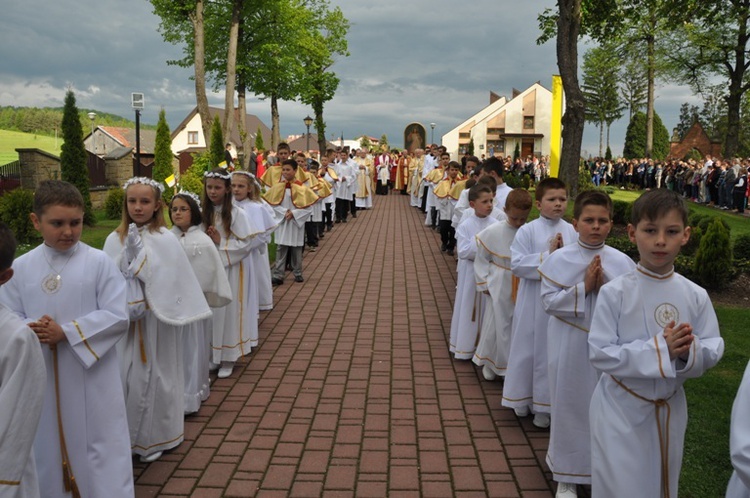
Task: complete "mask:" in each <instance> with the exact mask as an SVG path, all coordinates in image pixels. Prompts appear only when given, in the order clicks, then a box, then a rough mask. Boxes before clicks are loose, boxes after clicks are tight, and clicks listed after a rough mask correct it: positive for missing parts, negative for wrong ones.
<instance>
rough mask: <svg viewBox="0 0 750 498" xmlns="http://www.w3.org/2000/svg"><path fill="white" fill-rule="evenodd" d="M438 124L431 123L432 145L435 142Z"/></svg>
mask: <svg viewBox="0 0 750 498" xmlns="http://www.w3.org/2000/svg"><path fill="white" fill-rule="evenodd" d="M436 126H437V123H430V128H432V130H430V145H432V144H434V143H435V127H436Z"/></svg>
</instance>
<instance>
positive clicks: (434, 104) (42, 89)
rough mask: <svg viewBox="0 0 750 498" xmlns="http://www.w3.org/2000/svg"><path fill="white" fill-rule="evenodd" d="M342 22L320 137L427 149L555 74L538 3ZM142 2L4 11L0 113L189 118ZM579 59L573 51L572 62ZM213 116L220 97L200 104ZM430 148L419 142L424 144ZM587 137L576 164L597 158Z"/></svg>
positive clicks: (430, 3)
mask: <svg viewBox="0 0 750 498" xmlns="http://www.w3.org/2000/svg"><path fill="white" fill-rule="evenodd" d="M331 2H332V4H334V5H339V6H340V7H341V9H342V11H343V12H344V15H345V16H346V17H347V18H348V19H349V20H350V21H351V23H352V27H351V29H350V31H349V36H348V39H349V50H350V52H351V55H350V56H349V57H347V58H342V59H341V60H339V61H338V62H337V63H336V65H335V66H334V70H335V71H336V73H337V74H338V75H339V77H340V78H341V84H340V85H339V89H338V92H337V94H336V96H335V98H334V99H333V100H332V101H330V102H329V103H328V104H327V105H326V108H325V120H326V123H327V125H328V129H327V135H328V136H329V137H331V136H332V135H336V136H339V135H341V133H342V132H343V134H344V136H345V138H353V137H355V136H358V135H361V134H368V135H371V136H376V137H380V136H381V135H382V134H383V133H385V134H386V135H388V138H389V141H390V143H391V144H392V145H394V146H403V144H402V143H401V142H402V141H403V129H404V127H405V126H406V124H408V123H410V122H412V121H418V122H421V123H423V124H424V125H425V127H426V128H427V131H428V133H429V132H430V127H429V123H431V122H434V123H436V124H437V126H436V128H435V140H436V141H438V140H439V137H440V136H441V135H442V134H443V133H446V132H447V131H449V130H450V129H452V128H453V127H455V126H456V125H457V124H459V123H460V122H462V121H463V120H465V119H466V118H468V117H469V116H471V115H472V114H474V113H475V112H477V111H478V110H480V109H481V108H483V107H484V106H486V105H487V104H488V103H489V92H490V91H494V92H496V93H498V94H500V95H507V96H509V97H510V95H511V92H512V89H513V88H517V89H519V90H523V89H525V88H527V87H528V86H529V85H531V84H532V83H534V82H536V81H540V82H541V83H542V85H544V86H545V87H547V88H550V82H551V78H552V75H553V74H555V73H556V72H557V65H556V61H555V47H554V42H549V43H547V44H546V45H543V46H537V45H536V43H535V40H536V38H537V36H538V29H537V21H536V16H537V14H538V13H539V12H541V11H542V10H543V9H544V8H545V7H553V6H554V5H555V3H554V2H553V1H549V0H530V1H527V2H516V1H511V0H504V1H498V0H471V1H464V2H457V1H455V0H454V1H449V0H409V1H403V0H380V1H379V2H361V1H357V0H331ZM151 10H152V9H151V4H150V3H149V2H148V1H146V0H130V1H127V2H124V1H122V0H96V1H94V0H78V1H77V2H50V1H49V0H24V1H18V2H10V1H8V2H4V5H3V8H2V16H0V105H13V106H36V107H45V106H51V107H60V106H62V104H63V98H64V94H65V90H66V88H67V87H68V85H72V87H73V88H74V90H75V92H76V98H77V101H78V106H79V107H81V108H92V109H97V110H101V111H106V112H110V113H113V114H118V115H121V116H125V117H130V118H131V119H132V117H133V111H132V110H131V108H130V94H131V92H143V93H144V94H145V96H146V111H145V112H144V113H143V118H142V119H143V121H144V122H146V123H156V120H157V115H158V111H159V109H160V108H161V107H164V108H165V109H166V111H167V118H168V120H169V123H170V126H172V127H174V126H176V125H177V124H178V123H179V122H180V121H181V120H182V119H183V118H184V117H185V115H186V114H187V113H188V112H189V111H190V110H191V109H192V108H193V107H194V106H195V92H194V84H193V82H192V81H191V80H190V79H189V78H190V76H191V74H192V71H191V70H188V69H182V68H178V67H175V66H168V65H167V63H166V61H167V60H170V59H176V58H180V56H181V50H182V47H178V46H173V45H170V44H168V43H166V42H164V41H163V40H162V38H161V35H160V34H159V32H158V25H159V19H158V17H156V16H155V15H154V14H153V13H152V12H151ZM585 49H586V46H585V45H583V44H582V45H581V47H580V51H581V53H583V51H584V50H585ZM686 101H691V102H695V101H696V99H695V98H694V97H692V96H691V92H690V91H689V89H687V88H684V87H677V86H673V85H667V84H663V83H662V84H660V85H659V87H658V88H657V101H656V111H657V112H658V113H659V114H660V115H661V117H662V120H663V121H664V123H665V125H666V126H667V128H668V129H669V130H670V133H671V129H672V128H673V127H674V126H675V125H676V122H677V116H678V114H679V106H680V104H681V103H682V102H686ZM209 103H210V104H211V105H214V106H219V107H221V106H223V93H209ZM248 107H249V112H251V113H253V114H256V115H258V116H259V117H260V118H261V120H263V121H264V122H265V123H266V124H267V125H268V126H269V127H270V125H271V119H270V104H269V103H268V101H260V100H259V99H258V98H257V97H256V96H253V95H248ZM280 113H281V135H282V137H285V136H287V135H290V134H300V133H304V131H305V127H304V124H303V122H302V118H304V117H305V116H306V115H307V114H312V111H311V109H309V108H308V107H306V106H303V105H301V104H297V103H294V102H282V103H281V105H280ZM626 127H627V122H626V120H625V119H623V120H621V121H620V122H618V123H616V124H615V125H613V127H612V134H611V144H612V150H613V153H615V154H619V153H620V152H621V151H622V142H623V140H624V137H625V129H626ZM428 138H429V137H428ZM598 140H599V135H598V133H597V131H596V129H595V127H594V126H593V125H587V127H586V134H585V137H584V144H583V149H584V154H585V153H590V154H596V153H597V152H598V143H599V142H598Z"/></svg>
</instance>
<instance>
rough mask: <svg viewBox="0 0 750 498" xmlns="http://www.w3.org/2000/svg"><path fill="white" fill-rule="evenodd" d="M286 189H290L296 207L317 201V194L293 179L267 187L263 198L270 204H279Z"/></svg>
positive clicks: (309, 204)
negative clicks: (292, 180)
mask: <svg viewBox="0 0 750 498" xmlns="http://www.w3.org/2000/svg"><path fill="white" fill-rule="evenodd" d="M298 171H299V170H298ZM303 173H304V171H303ZM286 189H290V190H291V191H292V204H294V207H296V208H297V209H303V208H306V207H310V206H312V205H313V204H315V203H316V202H318V194H316V193H315V192H313V190H312V189H310V188H308V187H305V186H304V185H303V184H302V182H300V181H299V180H295V181H294V182H291V183H290V182H281V183H277V184H276V185H274V186H273V187H271V188H270V189H268V190H267V191H266V193H265V194H263V198H264V199H265V200H266V202H267V203H269V204H270V205H271V206H278V205H279V204H281V201H283V200H284V194H285V193H286Z"/></svg>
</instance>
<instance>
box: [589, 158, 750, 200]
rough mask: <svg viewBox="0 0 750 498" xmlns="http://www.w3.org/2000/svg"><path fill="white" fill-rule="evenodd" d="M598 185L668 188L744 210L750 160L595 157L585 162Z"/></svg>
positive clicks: (747, 192) (692, 197)
mask: <svg viewBox="0 0 750 498" xmlns="http://www.w3.org/2000/svg"><path fill="white" fill-rule="evenodd" d="M586 168H587V169H588V171H589V173H591V178H592V181H593V183H594V185H595V186H597V187H598V186H600V185H613V186H616V187H620V188H639V189H651V188H667V189H669V190H674V191H676V192H678V193H680V194H681V195H682V196H683V197H684V198H686V199H689V200H691V201H693V202H700V203H702V204H707V205H709V206H713V207H716V208H719V209H724V210H731V211H733V212H735V213H740V214H742V213H744V212H745V209H746V208H747V199H748V196H749V195H750V188H749V186H748V182H747V173H748V169H749V168H750V160H749V159H740V158H734V159H731V160H723V159H720V158H718V157H717V158H714V157H711V156H710V155H707V156H706V157H705V158H704V159H703V160H694V159H689V160H671V159H668V160H665V161H658V160H654V159H647V158H642V159H631V160H626V159H622V158H619V159H616V160H607V159H593V160H591V161H587V162H586Z"/></svg>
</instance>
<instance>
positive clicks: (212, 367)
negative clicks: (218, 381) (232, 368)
mask: <svg viewBox="0 0 750 498" xmlns="http://www.w3.org/2000/svg"><path fill="white" fill-rule="evenodd" d="M218 369H219V364H218V363H214V362H213V361H209V362H208V371H209V372H215V371H217V370H218Z"/></svg>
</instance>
